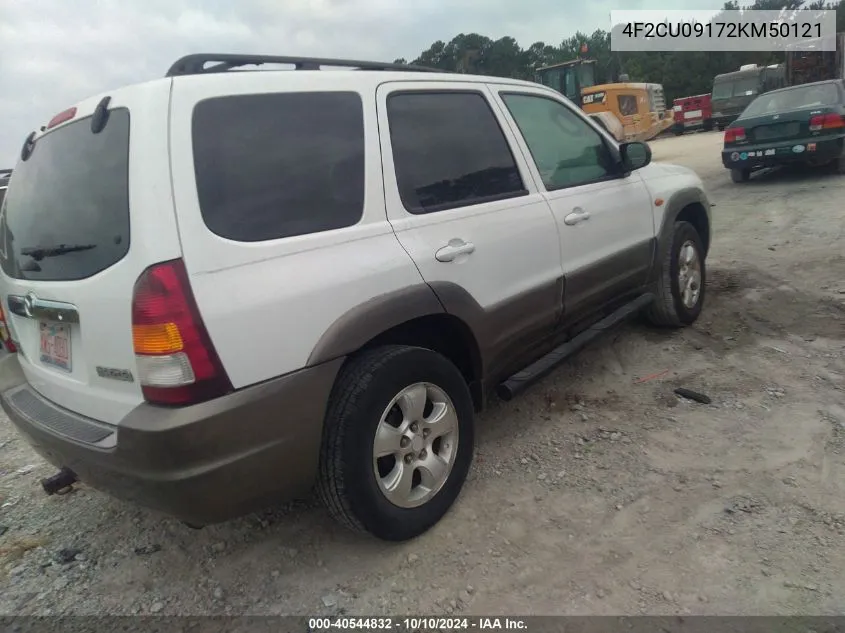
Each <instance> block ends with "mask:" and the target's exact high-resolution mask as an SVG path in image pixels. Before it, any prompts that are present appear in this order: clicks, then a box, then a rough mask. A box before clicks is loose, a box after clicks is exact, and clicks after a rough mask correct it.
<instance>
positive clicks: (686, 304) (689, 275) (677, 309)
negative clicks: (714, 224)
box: [645, 222, 707, 327]
mask: <svg viewBox="0 0 845 633" xmlns="http://www.w3.org/2000/svg"><path fill="white" fill-rule="evenodd" d="M690 248H691V249H692V251H690V250H688V249H690ZM691 257H694V261H692V259H691ZM694 273H697V274H696V275H694ZM685 280H687V281H685ZM706 282H707V267H706V262H705V255H704V245H703V243H702V241H701V236H700V235H699V234H698V231H696V230H695V227H694V226H693V225H692V224H690V223H689V222H676V223H675V226H674V229H673V232H672V243H671V244H670V245H669V248H668V249H667V251H666V254H665V255H664V256H663V261H662V262H661V263H660V270H659V277H658V278H657V282H656V284H655V295H656V296H655V300H654V303H652V304H651V305H650V306H649V308H648V309H647V310H646V313H645V316H646V318H647V319H648V321H649V322H650V323H651V324H652V325H657V326H660V327H683V326H686V325H691V324H692V323H694V322H695V321H696V319H698V317H699V315H700V314H701V309H702V307H703V305H704V291H705V286H706ZM682 283H684V284H685V287H684V288H682ZM686 284H689V285H686Z"/></svg>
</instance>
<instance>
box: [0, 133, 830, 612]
mask: <svg viewBox="0 0 845 633" xmlns="http://www.w3.org/2000/svg"><path fill="white" fill-rule="evenodd" d="M720 143H721V136H720V135H719V134H718V133H699V134H695V135H689V136H684V137H679V138H668V139H661V140H658V141H655V142H653V143H652V147H653V151H654V157H655V160H665V161H670V162H677V163H681V164H684V165H687V166H690V167H693V168H694V169H696V171H698V173H699V174H700V175H701V176H702V177H703V178H704V179H705V182H706V183H707V186H708V188H709V191H710V194H711V197H712V199H713V201H714V202H715V203H716V206H715V208H714V223H715V226H714V234H715V235H714V244H713V249H712V254H711V258H710V271H709V272H710V275H709V277H710V278H709V283H708V286H707V293H708V296H707V303H706V306H705V312H704V314H703V315H702V318H701V319H700V321H699V322H698V324H697V325H696V326H695V327H694V328H691V329H687V330H685V331H681V332H670V333H667V332H659V331H654V330H650V329H648V328H646V327H644V326H642V325H638V324H631V325H629V326H626V327H624V328H621V329H619V330H617V331H615V332H613V333H612V334H610V335H608V337H607V338H606V339H604V340H603V341H600V342H598V343H596V344H594V345H593V346H591V347H590V348H589V349H587V350H585V351H584V352H583V353H581V354H580V355H579V356H578V357H576V358H574V359H573V360H572V361H571V362H569V363H568V364H566V365H565V366H564V367H563V368H561V369H560V370H558V371H557V372H555V373H554V374H553V375H552V376H550V377H549V378H547V379H546V380H544V381H543V382H541V383H539V384H537V385H535V386H534V387H533V388H532V389H531V390H530V391H529V392H528V393H526V394H525V395H523V396H521V397H520V398H517V399H516V400H514V401H513V402H511V403H507V404H505V403H497V404H494V405H493V406H492V407H491V408H490V410H489V411H487V412H485V414H484V415H482V416H481V417H480V419H479V420H478V427H479V434H478V435H479V437H478V451H477V458H476V461H475V464H474V467H473V470H472V472H471V476H470V480H469V481H468V483H467V486H466V488H465V491H464V493H463V494H462V496H461V498H460V499H459V501H458V503H457V504H456V506H455V507H454V509H453V510H452V511H451V512H450V514H449V515H448V516H447V517H446V518H445V519H444V520H443V521H442V522H441V523H440V524H439V525H438V526H437V527H436V528H435V529H433V530H432V531H431V532H429V533H427V534H426V535H424V536H422V537H421V538H419V539H417V540H415V541H413V542H410V543H405V544H400V545H390V544H385V543H381V542H376V541H374V540H370V539H368V538H362V537H360V536H356V535H354V534H350V533H347V532H346V531H345V530H344V529H343V528H341V527H338V526H336V525H335V524H334V523H333V522H332V521H331V520H330V519H329V518H328V516H327V515H326V513H325V512H324V511H323V510H322V509H321V508H320V507H319V506H318V505H317V504H316V503H314V502H306V503H301V504H294V505H291V506H288V507H285V508H280V509H276V510H273V511H269V512H267V513H265V514H262V515H255V516H250V517H247V518H245V519H242V520H238V521H234V522H231V523H227V524H224V525H219V526H213V527H209V528H206V529H204V530H200V531H196V530H191V529H190V528H188V527H186V526H184V525H182V524H180V523H178V522H176V521H173V520H170V519H168V518H164V517H161V516H159V515H156V514H154V513H151V512H148V511H146V510H141V509H138V508H135V507H132V506H129V505H126V504H124V503H121V502H118V501H115V500H112V499H110V498H108V497H106V496H104V495H102V494H100V493H98V492H96V491H94V490H91V489H89V488H86V487H84V486H79V487H78V488H76V490H75V492H73V493H72V494H69V495H65V496H57V497H46V496H44V495H43V493H41V492H40V488H39V484H38V481H39V479H40V478H41V477H45V476H48V475H51V474H53V470H52V469H51V468H50V467H49V466H48V465H46V464H44V463H43V462H42V461H40V460H39V459H38V458H37V457H36V456H35V454H34V453H33V452H32V451H31V450H30V449H29V447H28V446H27V445H26V443H25V442H24V441H23V440H21V439H19V438H18V436H17V435H16V434H15V432H14V430H13V429H12V427H11V425H10V424H9V422H8V420H7V419H6V418H5V417H2V418H0V506H2V509H0V614H40V615H49V614H148V613H160V614H182V615H204V614H221V615H222V614H243V613H247V614H267V615H273V614H310V615H319V614H335V613H350V614H394V615H396V614H411V613H413V614H441V613H448V614H451V613H463V614H489V613H506V614H527V613H533V614H570V615H590V614H639V613H648V614H654V615H668V614H742V615H759V614H818V615H833V614H843V613H845V603H843V598H842V596H845V574H843V573H842V570H843V569H845V547H844V546H845V494H844V493H845V457H843V449H844V448H845V391H844V390H843V388H845V355H844V354H843V349H845V247H843V226H845V211H844V210H843V203H842V199H843V196H845V178H843V177H841V176H836V175H832V174H823V173H820V172H816V173H813V172H804V173H801V172H795V173H773V174H763V175H761V176H759V177H757V178H755V179H754V180H753V181H752V182H750V183H747V184H743V185H735V184H733V183H731V182H730V179H729V177H728V174H727V172H726V171H725V170H724V169H722V167H721V164H720V163H719V155H718V151H719V147H720ZM678 386H684V387H688V388H691V389H695V390H697V391H700V392H703V393H705V394H707V395H708V396H709V397H710V398H711V399H712V403H711V404H710V405H702V404H698V403H695V402H689V401H684V400H681V399H680V398H678V397H677V396H675V395H674V394H673V393H672V392H673V389H674V388H675V387H678Z"/></svg>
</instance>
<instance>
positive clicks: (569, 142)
mask: <svg viewBox="0 0 845 633" xmlns="http://www.w3.org/2000/svg"><path fill="white" fill-rule="evenodd" d="M502 99H503V100H504V102H505V105H506V106H507V108H508V110H509V111H510V113H511V115H513V118H514V120H515V121H516V124H517V126H518V127H519V130H520V132H522V136H523V138H524V139H525V142H526V144H527V145H528V149H529V150H530V151H531V155H532V157H533V158H534V162H535V163H536V164H537V169H538V170H539V171H540V175H541V176H542V178H543V183H544V184H545V185H546V189H549V190H554V189H560V188H562V187H572V186H575V185H580V184H585V183H589V182H596V181H598V180H603V179H605V178H608V177H612V176H614V175H615V173H616V168H615V163H614V160H613V157H612V155H611V153H610V150H609V148H608V146H607V144H606V143H605V142H604V140H603V139H602V137H601V136H600V135H599V133H598V132H597V131H596V130H595V129H593V128H592V127H591V126H590V125H589V124H588V123H586V122H585V121H584V120H583V119H582V118H581V117H580V116H578V115H577V114H575V113H574V112H572V111H571V110H570V109H569V108H567V107H566V106H565V105H563V104H562V103H559V102H558V101H555V100H553V99H549V98H546V97H540V96H535V95H527V94H514V93H503V94H502Z"/></svg>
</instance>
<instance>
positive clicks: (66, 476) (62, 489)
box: [41, 468, 79, 495]
mask: <svg viewBox="0 0 845 633" xmlns="http://www.w3.org/2000/svg"><path fill="white" fill-rule="evenodd" d="M77 481H79V480H78V479H77V478H76V473H74V472H73V471H72V470H71V469H70V468H62V469H61V470H60V471H59V472H57V473H56V474H55V475H53V476H52V477H47V479H42V480H41V487H42V488H44V492H46V493H47V494H48V495H55V494H66V493H68V492H70V491H71V489H72V487H73V484H75V483H76V482H77Z"/></svg>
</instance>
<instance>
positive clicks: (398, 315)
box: [308, 284, 484, 411]
mask: <svg viewBox="0 0 845 633" xmlns="http://www.w3.org/2000/svg"><path fill="white" fill-rule="evenodd" d="M381 345H408V346H414V347H424V348H427V349H431V350H432V351H435V352H437V353H439V354H442V355H443V356H445V357H446V358H448V359H449V360H450V361H451V362H452V363H454V365H455V366H456V367H457V368H458V370H459V371H460V372H461V374H462V375H463V377H464V379H465V380H466V382H467V385H468V386H469V388H470V393H471V394H472V399H473V405H474V406H475V408H476V410H478V411H480V410H481V409H482V408H483V405H484V389H483V387H482V377H483V373H484V372H483V366H484V365H483V359H482V353H481V348H480V346H479V343H478V340H477V338H476V335H475V333H474V332H473V330H472V328H471V327H470V326H469V325H468V324H467V323H466V321H464V320H463V319H461V318H459V317H458V316H455V315H454V314H449V313H447V312H446V310H445V309H444V308H443V305H442V304H441V303H440V301H439V300H438V298H437V295H436V294H435V293H434V291H433V290H432V289H431V288H430V287H429V286H428V285H427V284H418V285H415V286H410V287H408V288H403V289H401V290H399V291H396V292H391V293H387V294H384V295H380V296H378V297H374V298H372V299H370V300H368V301H365V302H363V303H361V304H359V305H358V306H356V307H355V308H353V309H352V310H349V311H348V312H347V313H345V314H343V315H342V316H341V317H340V318H338V319H337V320H336V321H335V322H334V323H333V324H332V325H331V326H330V327H329V328H328V329H327V330H326V332H325V333H324V334H323V336H322V337H321V338H320V340H319V341H318V342H317V344H316V345H315V346H314V348H313V350H312V351H311V354H310V356H309V358H308V365H309V366H310V365H317V364H320V363H323V362H327V361H329V360H332V359H335V358H339V357H344V356H345V357H347V360H346V362H347V363H348V362H351V361H352V360H353V359H354V358H356V357H357V355H358V354H359V353H360V352H362V351H364V350H369V349H372V348H374V347H377V346H381Z"/></svg>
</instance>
